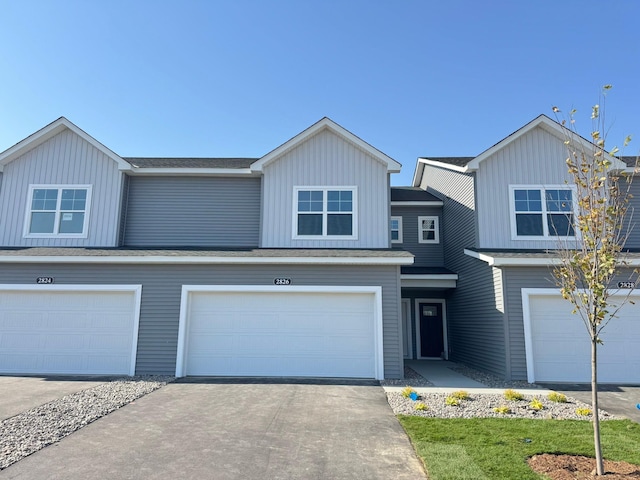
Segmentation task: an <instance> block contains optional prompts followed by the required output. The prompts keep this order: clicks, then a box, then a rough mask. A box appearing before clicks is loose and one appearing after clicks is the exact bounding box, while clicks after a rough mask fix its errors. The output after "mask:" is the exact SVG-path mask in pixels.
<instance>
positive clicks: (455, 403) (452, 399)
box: [444, 395, 460, 407]
mask: <svg viewBox="0 0 640 480" xmlns="http://www.w3.org/2000/svg"><path fill="white" fill-rule="evenodd" d="M444 403H445V405H447V406H449V407H457V406H458V405H460V400H459V399H457V398H456V397H453V396H451V395H449V396H448V397H447V398H446V399H445V401H444Z"/></svg>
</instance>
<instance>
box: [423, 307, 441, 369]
mask: <svg viewBox="0 0 640 480" xmlns="http://www.w3.org/2000/svg"><path fill="white" fill-rule="evenodd" d="M443 352H444V337H443V330H442V304H441V303H420V356H421V357H442V354H443Z"/></svg>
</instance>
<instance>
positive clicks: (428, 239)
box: [418, 217, 440, 243]
mask: <svg viewBox="0 0 640 480" xmlns="http://www.w3.org/2000/svg"><path fill="white" fill-rule="evenodd" d="M418 243H440V232H439V225H438V217H418Z"/></svg>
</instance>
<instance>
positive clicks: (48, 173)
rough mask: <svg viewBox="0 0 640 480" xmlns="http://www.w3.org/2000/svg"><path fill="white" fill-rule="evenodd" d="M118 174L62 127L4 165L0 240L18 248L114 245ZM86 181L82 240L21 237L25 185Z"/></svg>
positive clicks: (113, 166)
mask: <svg viewBox="0 0 640 480" xmlns="http://www.w3.org/2000/svg"><path fill="white" fill-rule="evenodd" d="M122 177H123V174H122V173H121V172H120V171H118V165H117V163H116V162H115V161H114V160H112V159H111V158H109V157H108V156H107V155H105V154H104V153H102V152H101V151H100V150H98V149H97V148H95V147H94V146H93V145H91V144H90V143H89V142H87V141H85V140H83V139H82V138H80V137H79V136H77V135H76V134H75V133H73V132H71V131H70V130H64V131H62V132H60V133H58V134H57V135H55V136H54V137H52V138H50V139H49V140H47V141H46V142H43V143H42V144H40V145H38V146H37V147H35V148H33V149H32V150H30V151H28V152H26V153H25V154H24V155H22V156H20V157H18V158H17V159H15V160H13V161H12V162H10V163H8V164H7V165H6V166H5V167H4V174H3V176H2V188H1V189H0V244H1V245H4V246H22V247H27V246H28V247H36V246H38V247H54V246H55V247H113V246H116V245H117V241H118V239H117V235H118V220H119V217H118V215H119V213H120V193H121V191H122V181H123V178H122ZM34 184H51V185H74V184H75V185H92V186H93V188H92V193H91V211H90V216H89V227H88V235H87V238H24V225H25V218H26V214H27V208H28V206H29V203H30V201H31V200H30V199H29V198H28V196H29V185H34Z"/></svg>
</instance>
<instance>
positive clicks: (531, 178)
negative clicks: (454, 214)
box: [476, 127, 571, 249]
mask: <svg viewBox="0 0 640 480" xmlns="http://www.w3.org/2000/svg"><path fill="white" fill-rule="evenodd" d="M566 157H567V152H566V146H565V145H564V143H563V139H562V138H559V137H557V136H555V135H553V134H551V133H549V132H548V131H547V130H545V129H543V128H541V127H538V128H536V129H534V130H532V131H530V132H528V133H527V134H525V135H523V136H522V137H520V138H518V139H517V140H515V141H514V142H512V143H511V144H509V145H507V146H506V147H505V148H503V149H502V150H499V151H498V152H496V153H495V154H494V155H493V156H492V157H490V158H488V159H486V160H485V161H484V162H482V164H481V166H480V168H479V170H478V171H477V172H476V175H477V185H478V188H477V192H476V194H477V207H478V208H477V211H478V225H479V232H478V234H479V245H478V247H479V248H533V249H536V248H557V247H558V241H556V240H542V241H541V240H512V239H511V215H510V206H511V202H512V200H511V198H510V196H509V185H565V182H569V181H570V180H571V178H570V176H569V174H568V173H567V165H566V163H565V159H566Z"/></svg>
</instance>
